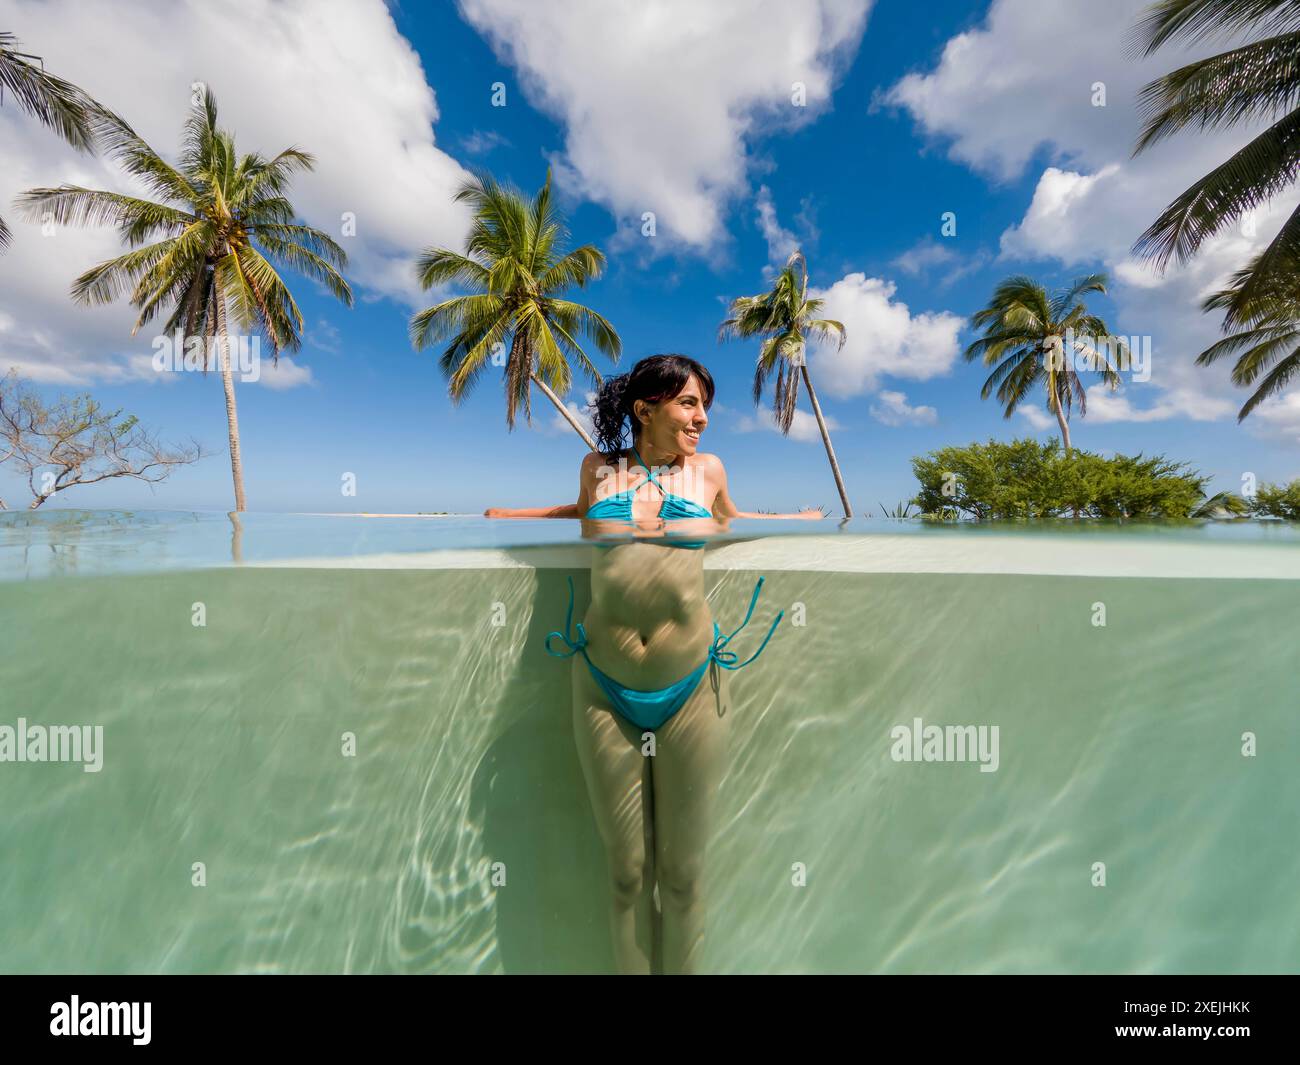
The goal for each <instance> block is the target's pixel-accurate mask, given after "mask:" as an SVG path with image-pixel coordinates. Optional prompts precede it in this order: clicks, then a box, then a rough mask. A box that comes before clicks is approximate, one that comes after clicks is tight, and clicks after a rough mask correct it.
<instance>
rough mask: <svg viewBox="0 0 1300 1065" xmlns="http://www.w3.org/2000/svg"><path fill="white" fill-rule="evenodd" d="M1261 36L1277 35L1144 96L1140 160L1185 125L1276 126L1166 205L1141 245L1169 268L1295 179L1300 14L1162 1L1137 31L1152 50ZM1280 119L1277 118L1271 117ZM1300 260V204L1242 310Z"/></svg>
mask: <svg viewBox="0 0 1300 1065" xmlns="http://www.w3.org/2000/svg"><path fill="white" fill-rule="evenodd" d="M1252 31H1254V32H1255V33H1257V34H1271V36H1263V37H1261V38H1260V39H1258V40H1255V41H1252V42H1251V43H1249V44H1246V45H1243V46H1241V47H1238V48H1232V49H1230V50H1229V51H1226V52H1222V53H1220V54H1219V55H1214V56H1209V57H1208V58H1205V59H1198V60H1196V61H1195V62H1192V63H1189V64H1187V65H1186V66H1183V67H1179V68H1178V69H1177V70H1174V71H1172V72H1171V73H1169V74H1166V75H1165V76H1164V77H1162V78H1158V79H1156V80H1155V81H1153V82H1151V83H1150V84H1149V85H1147V86H1146V87H1145V88H1144V89H1143V90H1142V93H1141V96H1140V98H1139V109H1140V110H1141V111H1142V113H1143V114H1144V116H1145V118H1146V121H1145V124H1144V126H1143V129H1142V132H1141V135H1140V136H1139V139H1138V142H1137V146H1136V148H1135V149H1134V154H1135V155H1136V154H1138V153H1139V152H1141V151H1144V150H1145V149H1147V148H1149V147H1150V146H1151V145H1153V144H1155V143H1156V142H1157V141H1160V140H1162V139H1163V138H1165V137H1167V136H1169V135H1170V134H1173V133H1175V132H1177V131H1178V130H1180V129H1182V128H1183V127H1184V126H1189V125H1192V126H1196V127H1197V128H1200V129H1218V128H1224V127H1229V126H1233V125H1236V124H1238V123H1240V122H1246V121H1255V120H1260V119H1263V120H1266V121H1270V122H1272V123H1273V124H1272V125H1270V126H1269V127H1268V128H1267V129H1265V130H1264V131H1263V132H1262V133H1260V134H1259V135H1258V136H1256V137H1255V138H1254V139H1253V140H1251V142H1250V143H1249V144H1247V145H1246V146H1245V147H1243V148H1241V149H1240V150H1239V151H1237V152H1236V153H1235V154H1233V155H1232V156H1230V157H1229V158H1228V159H1226V160H1225V161H1224V162H1222V163H1221V164H1219V165H1218V166H1217V167H1215V168H1214V169H1213V170H1211V171H1210V172H1209V173H1208V174H1206V175H1205V176H1204V177H1202V178H1201V179H1200V180H1198V181H1197V182H1196V183H1195V184H1193V185H1192V186H1191V187H1190V188H1189V189H1187V191H1185V192H1184V193H1182V195H1180V196H1179V197H1178V198H1177V199H1176V200H1174V201H1173V203H1171V204H1170V205H1169V206H1168V207H1166V208H1165V210H1164V213H1163V214H1161V215H1160V217H1159V218H1158V219H1156V221H1155V222H1153V223H1152V225H1151V226H1150V228H1148V229H1147V231H1146V232H1145V233H1143V234H1142V236H1141V237H1140V238H1138V241H1137V243H1136V244H1135V246H1134V247H1135V250H1137V251H1138V252H1139V253H1140V254H1141V255H1143V256H1144V257H1146V258H1148V259H1151V260H1153V261H1154V262H1155V263H1156V265H1158V266H1159V267H1160V268H1162V269H1163V267H1164V266H1165V264H1166V263H1167V262H1168V261H1169V259H1170V258H1171V257H1173V256H1176V257H1177V259H1178V260H1179V261H1180V262H1183V261H1185V260H1187V259H1189V258H1190V257H1191V256H1193V255H1194V254H1195V253H1196V250H1197V249H1198V248H1199V247H1200V246H1201V244H1202V243H1203V242H1204V241H1205V240H1206V239H1207V238H1208V237H1210V236H1212V235H1213V234H1214V233H1217V232H1219V231H1220V230H1221V229H1223V228H1224V227H1225V226H1227V225H1229V224H1230V223H1231V222H1233V221H1234V220H1235V219H1236V218H1238V217H1239V216H1241V215H1242V214H1243V213H1245V212H1248V211H1250V210H1252V209H1253V208H1255V207H1257V206H1259V205H1260V204H1263V203H1266V202H1267V201H1269V200H1270V199H1271V198H1272V197H1273V196H1275V195H1277V194H1278V193H1280V192H1281V191H1283V190H1284V189H1285V188H1287V187H1288V186H1289V185H1290V184H1291V183H1292V182H1293V181H1294V179H1295V177H1296V174H1297V155H1296V151H1295V143H1296V138H1297V136H1298V135H1300V106H1297V103H1298V101H1300V64H1297V62H1296V58H1297V52H1298V50H1300V10H1298V9H1297V7H1296V5H1295V4H1293V3H1291V2H1289V0H1161V2H1160V3H1157V4H1154V5H1152V6H1151V7H1150V8H1149V9H1148V14H1147V17H1146V18H1145V19H1144V20H1143V21H1142V23H1141V24H1140V25H1139V26H1138V27H1137V34H1138V37H1139V39H1140V40H1141V41H1142V43H1144V45H1145V54H1146V55H1151V54H1152V53H1154V52H1155V51H1156V50H1157V49H1159V48H1160V47H1161V46H1163V45H1165V44H1168V43H1170V42H1171V41H1176V40H1178V41H1183V42H1186V43H1194V42H1200V41H1203V40H1205V39H1207V38H1213V37H1216V36H1217V37H1226V36H1234V37H1236V36H1240V35H1242V34H1248V33H1251V32H1252ZM1274 119H1276V121H1273V120H1274ZM1297 260H1300V208H1298V209H1297V210H1296V211H1295V212H1293V213H1292V214H1291V216H1290V217H1289V218H1288V219H1287V220H1286V222H1285V224H1284V225H1283V226H1282V229H1281V231H1280V232H1279V233H1278V235H1277V236H1276V237H1275V238H1274V239H1273V241H1272V242H1271V243H1270V244H1269V245H1268V247H1267V248H1266V249H1265V250H1264V252H1263V253H1262V254H1261V255H1259V256H1258V257H1257V258H1256V259H1255V261H1254V262H1253V263H1252V265H1251V270H1250V274H1249V276H1247V277H1244V278H1243V279H1242V280H1241V283H1240V284H1238V285H1237V286H1235V294H1236V296H1235V298H1236V300H1237V303H1238V305H1240V304H1242V303H1243V302H1246V303H1248V302H1250V301H1251V300H1252V299H1254V298H1255V296H1256V295H1257V294H1258V292H1257V285H1259V284H1263V283H1266V278H1267V277H1268V276H1269V275H1271V274H1276V273H1277V272H1279V271H1280V270H1282V269H1285V268H1286V266H1287V263H1288V262H1292V263H1294V262H1296V261H1297Z"/></svg>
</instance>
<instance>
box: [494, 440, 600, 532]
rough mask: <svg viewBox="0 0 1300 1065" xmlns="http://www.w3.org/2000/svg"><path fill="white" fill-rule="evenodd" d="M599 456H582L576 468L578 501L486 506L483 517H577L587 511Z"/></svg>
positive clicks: (593, 453) (592, 453)
mask: <svg viewBox="0 0 1300 1065" xmlns="http://www.w3.org/2000/svg"><path fill="white" fill-rule="evenodd" d="M601 461H602V460H601V457H600V455H599V454H597V453H596V452H594V451H592V452H589V453H588V454H586V455H584V456H583V459H582V465H581V466H580V467H579V468H578V501H577V502H576V503H561V504H560V505H559V506H558V507H522V508H519V507H488V508H487V510H485V511H483V517H485V518H579V517H581V516H582V515H583V514H585V513H587V507H588V506H589V504H590V500H589V492H590V486H591V481H592V479H593V478H594V477H595V471H596V468H597V467H598V466H599V465H600V463H601Z"/></svg>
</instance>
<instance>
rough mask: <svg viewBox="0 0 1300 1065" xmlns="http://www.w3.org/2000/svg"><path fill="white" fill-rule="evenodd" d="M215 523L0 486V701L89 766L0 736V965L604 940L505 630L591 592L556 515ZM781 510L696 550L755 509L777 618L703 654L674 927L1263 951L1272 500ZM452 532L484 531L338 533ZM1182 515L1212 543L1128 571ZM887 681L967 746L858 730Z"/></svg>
mask: <svg viewBox="0 0 1300 1065" xmlns="http://www.w3.org/2000/svg"><path fill="white" fill-rule="evenodd" d="M457 521H459V522H462V523H463V524H462V525H461V526H459V527H457V528H453V527H452V525H451V524H449V523H451V522H457ZM61 522H62V523H64V524H62V525H60V523H61ZM241 524H242V528H241V529H239V530H234V529H232V526H231V524H230V522H229V521H228V520H227V519H226V517H225V516H224V515H177V514H166V515H109V514H103V513H100V514H95V513H87V514H81V515H79V516H78V515H73V514H71V513H69V512H49V513H48V514H41V515H39V516H37V517H36V518H34V519H33V518H29V517H27V516H25V515H19V516H12V515H7V516H4V517H3V518H0V633H2V634H3V637H4V639H3V653H2V655H0V699H2V700H3V708H2V710H0V726H3V725H10V726H14V725H15V724H16V723H17V721H18V719H19V718H20V717H21V718H23V719H25V720H26V721H27V722H29V723H33V724H35V723H42V724H46V725H53V724H77V725H82V724H87V725H101V726H102V727H103V730H104V731H103V735H104V750H103V769H102V771H100V772H98V773H86V772H83V771H82V767H81V766H79V765H76V764H48V763H14V762H0V809H3V811H4V814H3V817H2V818H0V855H3V859H2V860H0V884H2V885H3V890H2V891H0V921H2V922H3V926H4V928H5V930H6V931H5V934H4V936H3V937H0V970H4V971H22V972H72V971H91V972H153V971H175V972H335V971H350V972H371V971H377V972H412V973H414V972H541V971H547V972H550V971H559V972H573V971H594V972H605V971H609V970H610V969H611V968H612V959H611V956H610V946H609V936H608V932H607V930H606V923H605V913H606V907H607V904H608V888H607V885H606V881H605V876H604V871H603V870H604V861H603V854H602V848H601V843H600V840H599V838H598V836H597V834H596V830H595V825H594V821H593V819H592V812H591V808H590V803H589V800H588V798H587V791H586V788H585V785H584V783H583V779H582V774H581V770H580V768H579V765H578V761H577V757H576V753H575V749H574V743H573V737H572V731H571V728H572V726H571V724H570V711H569V699H570V694H569V676H570V674H569V669H568V665H569V664H568V663H567V662H560V661H557V660H556V659H553V658H549V657H547V656H546V655H545V653H544V652H543V650H542V641H543V639H544V637H545V634H546V633H547V632H548V631H550V630H552V629H556V628H560V627H562V626H563V622H564V612H565V605H566V601H567V585H566V580H565V578H566V576H568V575H573V576H574V578H575V584H576V585H577V588H578V597H579V601H580V602H579V608H580V609H581V607H582V605H584V604H585V603H586V601H587V599H588V597H589V594H590V590H589V583H588V575H587V572H586V571H585V569H584V568H583V563H582V562H581V559H582V558H583V557H586V556H584V555H582V554H581V553H571V554H570V555H567V556H556V555H555V553H554V551H553V549H552V548H553V547H554V546H555V545H560V544H563V543H564V542H565V541H566V539H567V541H568V542H570V543H571V542H572V540H573V539H574V528H575V526H576V523H572V522H552V523H547V522H522V523H516V522H487V521H483V520H479V519H415V518H411V519H359V518H307V517H289V516H285V517H274V516H245V517H244V518H243V520H242V523H241ZM772 524H776V523H772ZM789 525H800V526H803V525H807V526H809V527H810V529H815V530H816V531H817V532H818V533H820V534H822V535H826V534H832V535H834V536H836V537H837V543H836V551H837V554H836V555H835V557H836V558H839V559H841V560H843V559H846V558H847V559H852V558H854V557H855V556H860V557H861V558H862V559H863V560H866V561H870V560H871V559H873V558H875V559H878V558H879V557H880V555H881V552H882V551H884V550H885V548H886V547H887V546H888V543H887V541H888V542H891V543H892V542H893V541H890V540H889V537H887V536H882V535H881V531H882V529H887V530H888V531H889V533H890V535H896V536H897V537H922V538H925V537H929V538H931V539H932V540H933V542H934V544H935V545H937V547H936V548H935V550H936V552H937V553H938V554H939V555H941V554H943V552H944V551H948V550H949V548H950V546H951V545H952V544H960V545H961V548H962V550H967V549H968V548H969V547H970V545H972V544H975V545H985V546H977V548H976V550H975V551H974V553H973V554H972V555H971V557H972V558H980V557H982V556H981V552H982V551H984V550H985V547H987V551H988V552H998V553H1001V555H1004V556H1006V559H1005V561H1006V563H1007V566H1009V567H1010V568H1012V569H1014V568H1015V566H1014V563H1015V558H1016V556H1017V554H1024V555H1026V556H1028V554H1030V553H1031V551H1037V552H1039V554H1040V555H1041V549H1042V548H1043V547H1046V548H1047V549H1048V550H1049V552H1057V551H1059V553H1060V556H1061V558H1062V559H1064V558H1066V557H1067V556H1068V555H1069V554H1070V553H1071V552H1072V551H1076V550H1082V549H1081V548H1079V547H1078V545H1080V544H1082V543H1084V542H1085V541H1086V542H1087V543H1089V544H1091V545H1092V546H1091V547H1090V548H1089V549H1088V550H1090V551H1092V552H1093V554H1092V556H1090V557H1094V558H1101V559H1102V560H1103V561H1104V560H1105V558H1106V557H1107V555H1108V554H1109V553H1110V552H1112V551H1114V552H1115V555H1116V557H1117V558H1118V556H1119V554H1120V552H1121V550H1123V551H1126V552H1128V554H1127V555H1126V556H1125V557H1126V558H1127V559H1128V560H1129V561H1128V562H1127V563H1126V566H1127V568H1126V569H1124V571H1123V572H1124V573H1125V574H1126V575H1124V576H1108V575H1106V574H1105V573H1087V574H1084V575H1077V574H1075V575H1061V574H1055V573H1050V572H1029V573H1016V572H930V571H925V568H926V567H923V566H922V567H917V566H912V568H911V569H909V568H908V566H905V565H899V566H897V567H892V568H891V566H892V564H891V566H884V567H883V568H881V567H878V568H877V571H872V567H871V566H869V565H864V566H863V567H860V571H854V572H848V571H846V570H828V569H824V568H818V564H817V562H818V558H819V557H821V556H819V555H818V554H817V553H816V552H815V551H814V550H813V549H812V548H811V547H810V545H811V544H812V541H807V540H806V539H805V538H804V533H803V530H799V531H798V532H797V534H796V532H795V531H794V530H791V529H789V528H788V526H789ZM526 526H527V527H530V528H525V527H526ZM763 531H764V532H766V531H767V530H763ZM778 531H780V532H781V533H783V534H785V535H783V536H782V537H779V538H777V539H767V538H766V537H764V538H763V540H762V542H761V543H757V544H745V543H739V542H735V541H739V540H743V539H747V538H752V537H755V536H757V535H758V533H757V532H755V531H754V530H752V529H750V528H748V527H747V528H746V529H745V532H744V535H743V536H737V537H736V538H735V541H733V542H732V543H731V544H730V546H726V547H723V548H722V549H720V550H718V551H717V552H716V556H715V553H714V551H713V549H712V548H710V550H709V551H708V552H706V553H705V555H706V561H705V567H706V568H705V576H704V580H705V588H706V591H707V592H708V594H709V598H710V602H711V604H712V606H713V609H714V612H715V616H716V617H717V618H718V619H719V621H720V622H722V623H723V625H724V627H728V628H730V627H734V625H735V624H737V623H738V622H739V620H740V618H741V617H742V616H743V613H744V610H745V607H746V606H747V604H748V601H749V595H750V592H751V591H752V588H753V584H754V577H755V568H754V566H752V565H749V564H747V563H746V562H745V561H744V560H745V558H746V557H747V556H745V555H744V554H743V552H745V551H747V550H751V549H754V550H757V549H759V548H761V549H762V551H763V554H762V556H761V557H762V559H763V561H762V564H761V568H759V569H758V572H760V573H761V574H762V575H763V576H765V577H766V584H765V587H764V592H763V600H762V603H761V605H760V607H759V610H758V612H757V613H756V615H755V622H754V623H753V624H752V625H751V628H757V629H758V630H759V631H760V632H762V631H766V628H767V624H768V623H769V622H770V618H771V617H772V616H773V615H774V613H775V611H776V610H777V609H784V610H785V611H786V612H787V618H788V619H789V621H788V622H787V623H783V624H782V626H781V628H780V629H779V630H778V633H777V635H776V636H775V637H774V638H773V640H772V642H771V644H770V645H769V646H768V648H767V650H766V651H765V652H764V654H763V657H762V658H761V659H759V660H758V662H756V663H755V664H754V665H753V666H751V667H749V668H747V669H745V670H742V671H740V672H738V673H737V674H735V675H734V678H733V681H732V692H733V705H734V713H735V717H734V719H733V721H732V725H731V735H730V744H731V748H730V754H729V759H728V765H727V769H726V771H725V775H724V776H723V778H722V779H721V780H720V781H719V788H720V792H719V794H720V803H721V806H720V810H719V821H718V824H717V828H716V832H715V834H714V840H713V844H712V846H711V848H710V850H709V853H708V855H707V860H706V876H705V879H706V897H707V899H708V912H709V933H708V938H707V941H706V942H707V951H706V955H707V956H706V968H708V969H710V970H713V971H720V972H821V971H872V972H1295V971H1297V969H1298V968H1300V963H1298V961H1297V959H1300V916H1298V908H1297V905H1296V902H1295V884H1296V882H1297V879H1298V876H1300V862H1298V861H1297V857H1296V845H1295V835H1296V834H1295V824H1296V815H1297V810H1298V809H1300V776H1298V775H1297V773H1296V766H1297V764H1298V763H1300V729H1298V728H1297V726H1296V715H1297V701H1296V691H1297V686H1296V681H1295V672H1296V663H1297V655H1296V650H1295V648H1296V644H1297V634H1298V633H1300V594H1297V593H1300V583H1297V580H1296V576H1295V575H1296V572H1297V571H1296V570H1295V569H1294V564H1293V563H1292V564H1290V565H1291V568H1288V565H1289V564H1288V562H1287V560H1288V559H1289V558H1293V557H1294V553H1295V552H1297V551H1300V541H1298V540H1297V538H1296V536H1295V535H1294V530H1291V529H1289V528H1284V527H1280V526H1279V527H1274V528H1265V529H1261V528H1260V527H1259V526H1258V525H1252V526H1215V527H1208V526H1196V527H1186V528H1150V529H1142V530H1133V529H1128V530H1125V529H1108V528H1096V529H1092V530H1090V531H1088V532H1087V533H1071V532H1067V531H1064V530H1059V529H1057V530H1052V529H1033V530H1029V529H1020V530H1012V531H1010V532H1008V531H1007V530H1002V531H1001V532H1000V533H999V534H997V535H996V536H990V535H989V531H987V530H933V529H928V528H920V527H917V526H914V525H907V526H894V525H889V526H886V525H885V524H884V523H875V524H874V525H873V524H868V523H861V524H860V525H859V526H852V525H850V526H849V527H846V528H837V527H836V526H834V525H831V524H829V523H826V522H819V523H781V525H780V529H779V530H778ZM493 537H497V538H498V539H495V540H494V539H492V538H493ZM980 537H984V539H980ZM1017 537H1019V540H1017V539H1016V538H1017ZM908 542H909V543H917V542H919V541H915V540H912V541H908ZM926 542H927V544H928V543H929V541H926ZM530 543H531V544H532V545H533V546H529V545H530ZM1008 543H1012V544H1016V543H1019V544H1021V545H1022V550H1021V551H1019V552H1018V551H1017V550H1016V549H1015V548H1014V547H1011V548H1009V547H1008V546H1007V544H1008ZM1033 545H1038V546H1033ZM1134 545H1136V547H1135V546H1134ZM465 547H476V548H495V549H499V550H500V551H501V558H500V559H498V560H496V562H495V563H494V564H486V563H478V564H473V563H466V564H464V565H457V566H439V565H437V564H434V563H429V562H423V563H422V562H420V561H418V560H417V559H416V558H414V557H413V558H412V559H411V564H410V565H400V563H388V564H385V566H383V567H381V568H361V567H362V565H363V564H364V559H365V558H366V557H373V556H376V555H382V556H385V557H389V558H391V557H399V558H400V556H402V555H403V554H411V555H412V556H414V555H416V554H418V553H421V552H433V553H434V557H435V558H436V557H437V555H438V553H439V552H443V551H452V550H453V549H455V548H465ZM1193 547H1195V548H1196V549H1198V550H1199V549H1202V548H1203V549H1204V552H1205V554H1197V555H1189V556H1188V557H1189V558H1193V559H1195V558H1202V557H1204V558H1207V559H1209V560H1210V562H1214V561H1215V560H1229V561H1228V562H1225V563H1224V564H1222V565H1217V566H1216V567H1209V568H1207V569H1206V572H1207V573H1208V572H1211V570H1212V571H1213V572H1214V576H1206V577H1200V576H1198V575H1197V572H1198V571H1197V568H1196V566H1195V565H1190V566H1189V567H1185V568H1184V569H1180V570H1179V571H1178V572H1180V573H1183V574H1184V575H1181V576H1177V577H1169V576H1149V575H1144V574H1143V572H1142V568H1143V567H1142V564H1141V559H1143V558H1149V559H1152V560H1153V561H1160V559H1161V557H1162V554H1167V553H1172V552H1175V551H1176V550H1183V549H1186V550H1191V549H1192V548H1193ZM581 551H586V552H587V553H588V555H589V553H590V549H589V548H583V549H581ZM729 551H734V552H740V553H738V554H734V555H732V556H729V555H728V552H729ZM1143 552H1146V553H1145V554H1143ZM1219 552H1222V553H1221V554H1219ZM232 553H233V555H232ZM234 557H237V558H238V559H239V564H236V563H235V562H234V561H233V558H234ZM715 557H716V559H717V563H716V564H715V563H714V561H713V559H714V558H715ZM728 557H731V559H732V560H731V562H729V563H728V564H726V565H723V561H724V560H725V559H726V558H728ZM755 557H757V556H755ZM827 557H829V555H828V556H827ZM918 557H919V556H918ZM926 557H929V556H928V555H927V556H926ZM954 557H957V556H954ZM1035 557H1038V556H1035ZM782 559H786V560H788V565H782V564H781V560H782ZM1133 559H1137V560H1138V562H1137V563H1133V562H1132V560H1133ZM1239 559H1240V560H1241V561H1240V565H1241V567H1243V571H1244V568H1248V567H1249V563H1250V561H1251V560H1252V559H1264V560H1266V562H1267V564H1266V565H1262V566H1256V567H1254V568H1253V569H1252V570H1251V575H1250V576H1249V577H1246V576H1242V577H1235V576H1233V575H1232V574H1233V572H1234V567H1237V566H1238V561H1237V560H1239ZM277 560H279V561H281V562H286V563H289V564H284V565H254V564H250V563H266V562H275V561H277ZM292 560H307V561H296V562H295V561H292ZM310 560H317V561H310ZM320 560H331V563H332V564H328V565H327V564H325V563H324V562H322V561H320ZM575 560H577V561H575ZM1229 563H1230V564H1229ZM587 564H589V563H587ZM840 564H843V563H842V562H841V563H840ZM908 565H911V564H910V563H909V564H908ZM1040 568H1041V567H1040ZM1085 568H1095V566H1093V565H1092V564H1091V563H1090V565H1089V567H1085ZM846 569H847V567H846ZM918 569H919V570H921V571H915V570H918ZM1274 572H1276V576H1270V574H1271V573H1274ZM200 604H201V607H202V611H201V614H202V620H203V622H204V624H202V625H195V624H194V621H195V619H196V617H197V616H198V615H196V605H200ZM1099 605H1101V607H1103V608H1104V621H1105V624H1104V625H1099V624H1097V623H1096V622H1097V619H1098V606H1099ZM728 622H730V625H729V626H728V624H727V623H728ZM918 718H919V719H921V721H922V722H923V723H924V724H938V725H965V724H970V725H976V726H980V725H983V726H993V725H996V726H997V727H998V729H999V764H998V768H997V771H996V772H981V771H980V769H979V765H978V764H977V763H975V762H929V763H925V762H905V761H896V760H895V759H894V758H893V757H891V747H893V745H894V739H893V738H891V730H892V729H894V728H895V727H896V726H900V725H904V726H909V727H910V726H911V725H912V724H913V722H914V721H915V719H918ZM1243 737H1253V742H1254V744H1255V746H1254V753H1253V755H1252V756H1243V745H1244V744H1248V743H1249V742H1251V741H1250V740H1249V739H1243ZM353 751H354V752H355V753H353ZM196 863H202V866H201V870H202V873H203V876H204V878H205V885H204V886H196V885H195V879H196V876H197V873H196V868H199V867H196ZM1098 863H1104V874H1105V884H1104V886H1097V885H1096V881H1097V879H1098V876H1099V870H1100V869H1101V866H1100V865H1098Z"/></svg>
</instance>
